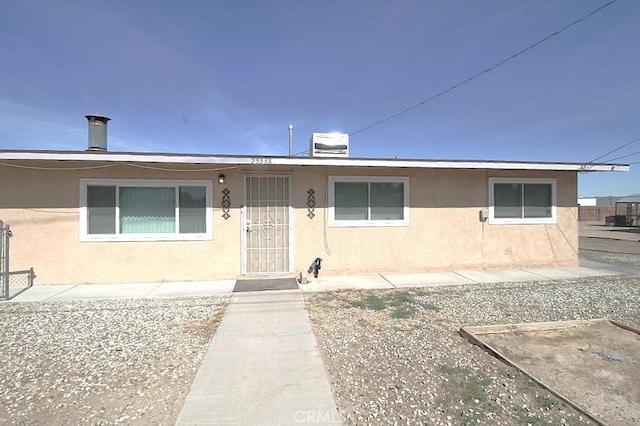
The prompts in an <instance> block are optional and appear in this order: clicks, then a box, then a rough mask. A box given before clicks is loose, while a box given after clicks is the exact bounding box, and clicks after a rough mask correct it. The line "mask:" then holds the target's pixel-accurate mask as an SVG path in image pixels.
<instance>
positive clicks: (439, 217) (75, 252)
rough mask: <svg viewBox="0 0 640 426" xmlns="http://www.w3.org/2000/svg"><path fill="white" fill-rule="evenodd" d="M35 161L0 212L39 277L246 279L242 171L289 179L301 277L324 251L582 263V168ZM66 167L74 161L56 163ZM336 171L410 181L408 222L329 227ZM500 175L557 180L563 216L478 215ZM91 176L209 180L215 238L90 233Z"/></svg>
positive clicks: (5, 176) (436, 265) (56, 280)
mask: <svg viewBox="0 0 640 426" xmlns="http://www.w3.org/2000/svg"><path fill="white" fill-rule="evenodd" d="M16 165H27V163H26V162H24V161H23V162H17V163H16ZM28 166H29V167H30V168H29V169H26V168H19V167H7V166H0V177H1V179H0V182H1V184H0V219H2V220H3V221H5V222H6V223H9V224H10V225H11V227H12V230H13V233H14V237H13V238H12V241H11V269H13V270H17V269H25V268H29V267H34V269H35V272H36V274H37V276H38V278H37V280H36V284H77V283H118V282H157V281H183V280H186V281H188V280H213V279H226V278H235V277H237V276H239V275H240V274H241V271H242V233H243V232H244V230H243V227H242V217H241V211H242V204H243V202H244V201H243V196H244V188H243V185H244V180H243V177H244V176H245V175H246V174H249V173H254V174H255V173H258V174H260V173H278V174H285V175H289V176H291V189H292V194H291V195H292V197H291V200H292V229H293V233H292V235H291V239H292V241H291V247H292V258H293V262H294V263H293V267H292V273H295V274H296V275H297V274H298V273H299V272H301V271H302V272H304V273H306V270H307V268H308V267H309V264H310V263H311V262H312V261H313V260H314V259H315V258H316V257H320V258H322V259H323V260H324V262H323V267H322V270H321V273H322V274H334V275H338V274H356V273H357V274H367V273H382V272H419V271H438V270H454V269H477V268H505V267H506V268H511V267H524V266H559V265H576V264H577V263H578V222H577V212H578V211H577V206H576V189H577V176H576V173H575V172H572V171H567V172H553V171H528V172H523V171H508V170H502V171H492V170H449V169H411V168H387V169H381V168H371V167H367V168H365V167H360V168H356V167H350V168H347V167H329V168H327V167H316V166H305V167H285V166H272V167H270V166H268V165H267V166H256V167H250V166H237V167H229V166H221V167H215V166H211V165H206V166H203V165H197V164H194V165H172V164H164V165H162V167H155V166H153V165H149V164H147V165H145V168H142V167H136V166H135V165H134V166H130V165H127V164H110V165H109V167H105V168H93V169H87V163H82V162H45V161H42V162H37V161H31V162H28ZM61 167H64V168H65V170H64V171H52V170H48V169H51V168H61ZM147 167H151V168H147ZM154 168H155V169H154ZM160 169H179V170H180V171H166V170H160ZM189 169H192V170H193V171H189ZM196 170H197V171H196ZM219 173H224V174H225V175H226V181H225V183H224V184H222V185H221V184H219V183H218V182H217V177H218V175H219ZM329 176H402V177H407V178H409V187H408V189H409V195H410V198H409V203H410V218H409V223H410V224H409V226H399V227H357V228H356V227H352V228H349V227H342V228H338V227H330V226H328V225H327V224H328V217H327V201H328V197H327V193H328V191H327V181H328V178H329ZM490 177H515V178H555V179H556V180H557V223H554V224H535V225H496V224H489V223H488V222H482V221H480V220H479V211H480V209H483V208H487V207H488V199H489V196H488V192H489V183H488V182H489V178H490ZM81 178H117V179H174V180H175V179H179V180H210V181H212V182H213V186H212V187H213V198H212V201H213V211H212V215H213V239H211V240H205V241H154V242H131V241H129V242H124V241H111V242H82V241H80V236H79V235H80V232H79V206H80V199H79V198H80V187H79V182H80V179H81ZM224 188H228V189H229V190H230V192H231V194H230V199H231V208H230V211H229V213H230V217H229V218H228V219H224V218H223V217H222V213H223V212H222V205H221V200H222V193H221V191H222V190H223V189H224ZM310 189H313V190H314V191H315V193H314V195H313V198H314V201H315V207H314V208H313V217H309V216H310V215H309V213H310V205H309V194H308V191H309V190H310Z"/></svg>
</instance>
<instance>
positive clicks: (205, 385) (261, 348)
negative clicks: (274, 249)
mask: <svg viewBox="0 0 640 426" xmlns="http://www.w3.org/2000/svg"><path fill="white" fill-rule="evenodd" d="M303 423H312V424H341V423H342V419H341V418H340V416H339V414H338V411H337V408H336V405H335V402H334V399H333V395H332V393H331V387H330V385H329V381H328V378H327V374H326V372H325V369H324V365H323V362H322V359H321V357H320V351H319V350H318V347H317V345H316V340H315V337H314V335H313V332H312V330H311V323H310V321H309V317H308V315H307V312H306V310H305V307H304V299H303V297H302V293H301V292H300V291H299V290H287V291H273V292H271V291H265V292H251V293H234V294H233V296H232V298H231V302H230V304H229V306H228V307H227V310H226V312H225V314H224V318H223V319H222V323H221V324H220V326H219V327H218V330H217V331H216V334H215V335H214V336H213V339H212V340H211V343H210V344H209V349H208V350H207V353H206V355H205V357H204V359H203V361H202V365H201V366H200V369H199V370H198V374H197V376H196V378H195V380H194V382H193V385H192V387H191V391H190V392H189V395H188V396H187V399H186V401H185V403H184V406H183V408H182V411H181V412H180V416H179V417H178V421H177V424H178V425H210V424H220V425H221V424H225V425H293V424H303Z"/></svg>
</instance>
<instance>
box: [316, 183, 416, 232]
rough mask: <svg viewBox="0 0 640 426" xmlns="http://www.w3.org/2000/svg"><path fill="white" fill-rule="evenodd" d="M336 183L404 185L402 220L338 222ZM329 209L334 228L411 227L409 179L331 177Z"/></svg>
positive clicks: (330, 222) (331, 225)
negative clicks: (336, 215) (336, 216)
mask: <svg viewBox="0 0 640 426" xmlns="http://www.w3.org/2000/svg"><path fill="white" fill-rule="evenodd" d="M336 182H359V183H376V182H389V183H402V184H403V185H404V190H403V195H404V200H403V201H404V208H403V219H402V220H336V218H335V213H336V210H335V205H336V202H335V195H336V194H335V188H336V186H335V184H336ZM328 195H329V208H328V216H329V217H328V224H329V227H332V228H346V227H375V226H409V211H410V209H409V199H410V198H409V178H408V177H398V176H329V188H328ZM369 208H371V206H369Z"/></svg>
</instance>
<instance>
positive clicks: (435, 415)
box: [306, 277, 640, 425]
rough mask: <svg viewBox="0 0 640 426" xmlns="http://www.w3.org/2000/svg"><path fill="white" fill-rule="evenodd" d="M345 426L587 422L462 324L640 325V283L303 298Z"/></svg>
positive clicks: (553, 283) (575, 282)
mask: <svg viewBox="0 0 640 426" xmlns="http://www.w3.org/2000/svg"><path fill="white" fill-rule="evenodd" d="M306 301H307V307H308V310H309V313H310V317H311V319H312V323H313V324H314V332H315V334H316V338H317V340H318V343H319V345H320V347H321V349H322V352H323V357H324V360H325V366H326V368H327V371H328V374H329V378H330V382H331V385H332V388H333V392H334V395H335V397H336V402H337V405H338V409H339V411H340V412H341V414H342V415H343V416H344V418H345V419H346V420H347V423H348V424H385V425H386V424H389V425H393V424H430V425H431V424H433V425H444V424H478V423H481V424H491V425H513V424H523V425H527V424H532V425H537V424H588V421H587V419H586V418H583V417H582V416H581V415H580V413H578V412H577V411H575V410H573V409H572V408H571V407H569V406H566V405H565V404H563V403H562V402H561V401H560V400H558V399H557V398H555V397H554V396H552V395H551V394H549V393H548V392H547V391H545V390H543V389H542V388H540V387H539V386H537V385H536V384H535V383H534V382H532V381H531V380H529V379H528V378H527V377H526V376H524V375H523V374H521V373H519V372H518V371H517V370H516V369H514V368H512V367H508V366H507V365H506V364H503V363H502V362H500V361H497V360H496V359H495V358H493V357H492V356H490V355H489V354H487V353H486V352H485V351H483V350H482V349H480V348H479V347H477V346H474V345H471V344H470V343H468V342H467V341H466V340H465V339H463V338H462V337H461V336H460V335H459V334H458V330H459V329H460V327H462V326H470V325H489V324H505V323H519V322H537V321H556V320H574V319H588V318H598V317H608V318H610V319H615V320H618V321H621V322H622V323H626V324H628V325H632V326H635V327H640V312H639V311H638V306H639V305H640V277H636V278H619V277H615V278H589V279H578V280H565V281H547V282H529V283H501V284H489V285H473V286H456V287H441V288H431V289H413V290H406V289H398V290H383V291H340V292H331V293H324V294H312V295H307V296H306Z"/></svg>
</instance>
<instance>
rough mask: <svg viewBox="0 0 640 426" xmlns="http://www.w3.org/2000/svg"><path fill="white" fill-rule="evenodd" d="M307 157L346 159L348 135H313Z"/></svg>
mask: <svg viewBox="0 0 640 426" xmlns="http://www.w3.org/2000/svg"><path fill="white" fill-rule="evenodd" d="M310 142H311V146H310V148H309V155H311V156H312V157H348V156H349V135H347V134H344V133H313V134H312V135H311V140H310Z"/></svg>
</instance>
